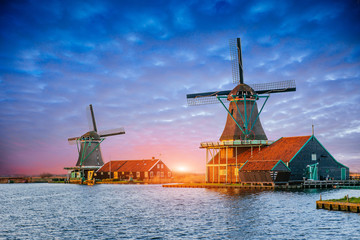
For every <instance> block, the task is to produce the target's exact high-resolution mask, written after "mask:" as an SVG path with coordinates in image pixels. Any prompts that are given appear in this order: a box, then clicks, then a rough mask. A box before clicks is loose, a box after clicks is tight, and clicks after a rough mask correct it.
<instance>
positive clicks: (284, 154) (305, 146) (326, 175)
mask: <svg viewBox="0 0 360 240" xmlns="http://www.w3.org/2000/svg"><path fill="white" fill-rule="evenodd" d="M262 159H281V160H282V161H283V162H284V163H285V164H286V165H287V166H288V167H289V168H290V169H291V176H290V181H303V180H304V178H305V179H311V180H326V179H335V180H348V179H349V168H348V167H347V166H345V165H343V164H341V163H339V162H338V161H336V160H335V158H334V157H333V156H332V155H331V154H330V153H329V152H328V151H327V150H326V148H325V147H324V146H323V145H322V144H321V143H320V142H319V140H318V139H317V138H316V137H315V136H314V135H312V136H300V137H283V138H280V139H279V140H277V141H276V142H274V143H273V144H271V145H270V146H268V147H265V148H263V149H261V151H260V152H258V153H257V154H255V155H254V156H253V157H252V160H262Z"/></svg>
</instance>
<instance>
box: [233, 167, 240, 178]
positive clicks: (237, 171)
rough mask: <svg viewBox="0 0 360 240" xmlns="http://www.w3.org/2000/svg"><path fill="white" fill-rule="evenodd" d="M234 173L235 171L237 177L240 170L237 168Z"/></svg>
mask: <svg viewBox="0 0 360 240" xmlns="http://www.w3.org/2000/svg"><path fill="white" fill-rule="evenodd" d="M234 171H235V172H234V175H235V176H237V175H239V169H238V168H235V169H234Z"/></svg>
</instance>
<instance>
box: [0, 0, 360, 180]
mask: <svg viewBox="0 0 360 240" xmlns="http://www.w3.org/2000/svg"><path fill="white" fill-rule="evenodd" d="M0 4H1V7H0V19H1V20H0V24H1V25H0V41H1V42H0V61H1V62H0V101H1V103H0V133H1V136H2V137H1V140H0V175H9V174H29V175H31V174H39V173H43V172H50V173H56V174H63V173H66V171H65V170H63V167H71V166H74V165H75V163H76V160H77V149H76V146H75V145H69V144H68V142H67V138H69V137H76V136H80V135H82V134H84V133H85V132H87V131H88V130H89V127H88V121H87V117H86V115H87V113H86V107H87V106H88V105H89V104H93V107H94V111H95V117H96V120H97V125H98V128H99V130H106V129H111V128H117V127H124V128H125V131H126V134H125V135H120V136H112V137H108V138H107V139H106V140H105V141H104V142H103V143H102V146H101V149H102V154H103V158H104V161H105V162H107V161H109V160H110V159H111V160H131V159H134V160H135V159H148V158H151V157H153V156H154V157H156V158H161V159H162V160H163V161H164V162H165V163H166V164H167V165H168V166H169V167H170V168H171V169H172V170H186V171H191V172H199V173H200V172H205V150H202V149H199V144H200V142H203V141H217V140H218V139H219V137H220V135H221V133H222V131H223V128H224V124H225V120H226V112H225V110H224V108H223V107H222V106H221V105H220V104H212V105H204V106H191V107H189V106H187V103H186V94H188V93H196V92H206V91H216V90H230V89H232V88H233V87H235V85H234V84H233V83H232V76H231V64H230V56H229V44H228V41H229V39H231V38H235V37H241V43H242V53H243V64H244V78H245V83H249V84H251V83H264V82H273V81H282V80H289V79H295V80H296V85H297V91H296V92H290V93H283V94H274V95H271V97H270V98H269V100H268V102H267V105H266V106H265V109H264V111H263V113H262V115H261V122H262V125H263V127H264V130H265V132H266V134H267V136H268V138H269V139H271V140H276V139H278V138H280V137H289V136H302V135H311V125H312V124H314V125H315V136H316V137H317V138H318V140H319V141H320V142H321V143H322V144H323V145H324V146H325V148H327V150H328V151H329V152H330V153H331V154H332V155H333V156H334V157H335V158H336V159H337V160H338V161H340V162H341V163H343V164H345V165H347V166H349V167H350V171H360V144H359V142H360V2H359V0H353V1H350V0H349V1H330V0H324V1H313V0H311V1H235V0H233V1H231V0H229V1H180V0H179V1H167V0H165V1H136V0H132V1H103V0H101V1H70V0H69V1H62V0H58V1H52V0H46V1H30V0H29V1H10V0H9V1H1V3H0Z"/></svg>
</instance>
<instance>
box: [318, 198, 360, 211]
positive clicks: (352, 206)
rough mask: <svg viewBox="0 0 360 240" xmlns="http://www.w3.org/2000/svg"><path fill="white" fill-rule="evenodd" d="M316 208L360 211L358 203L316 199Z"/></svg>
mask: <svg viewBox="0 0 360 240" xmlns="http://www.w3.org/2000/svg"><path fill="white" fill-rule="evenodd" d="M316 208H317V209H327V210H332V211H347V212H355V213H360V204H359V203H347V202H332V201H316Z"/></svg>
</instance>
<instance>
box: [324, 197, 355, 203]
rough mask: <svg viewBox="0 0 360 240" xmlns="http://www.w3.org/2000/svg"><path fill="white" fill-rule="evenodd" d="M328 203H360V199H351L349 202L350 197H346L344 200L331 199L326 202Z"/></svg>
mask: <svg viewBox="0 0 360 240" xmlns="http://www.w3.org/2000/svg"><path fill="white" fill-rule="evenodd" d="M326 201H331V202H349V203H360V197H350V198H349V201H348V197H347V196H344V197H343V198H340V199H329V200H326Z"/></svg>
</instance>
